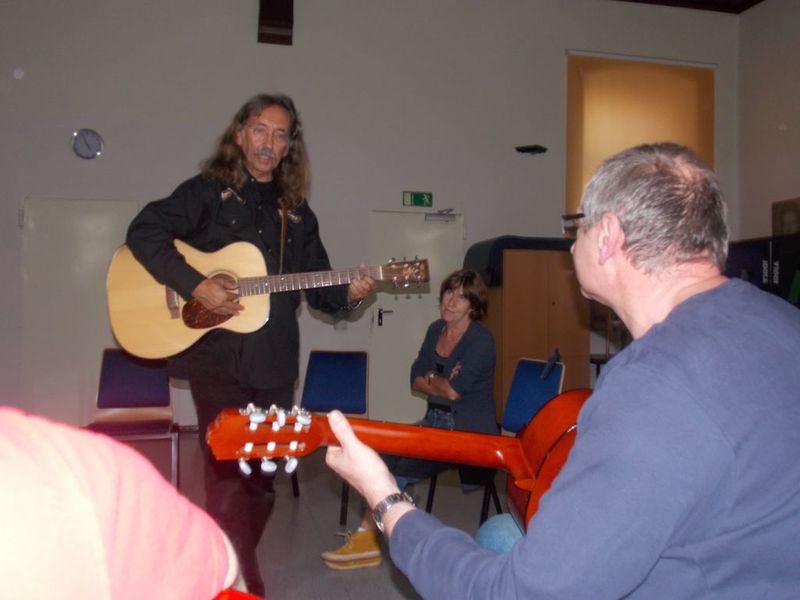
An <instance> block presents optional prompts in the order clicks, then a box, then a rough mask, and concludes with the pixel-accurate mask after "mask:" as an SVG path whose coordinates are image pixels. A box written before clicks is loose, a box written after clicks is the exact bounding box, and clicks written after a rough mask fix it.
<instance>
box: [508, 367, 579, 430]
mask: <svg viewBox="0 0 800 600" xmlns="http://www.w3.org/2000/svg"><path fill="white" fill-rule="evenodd" d="M547 365H548V362H547V361H545V360H532V359H529V358H521V359H520V360H519V362H518V363H517V368H516V370H515V371H514V378H513V379H512V380H511V388H510V389H509V390H508V399H507V400H506V407H505V410H504V411H503V429H505V430H506V431H511V432H513V433H516V432H517V431H519V430H520V429H522V427H523V426H524V425H526V424H527V423H528V422H529V421H530V420H531V419H533V417H534V416H535V415H536V413H538V412H539V411H540V410H541V408H542V407H543V406H544V405H545V404H547V401H548V400H550V399H551V398H554V397H555V396H558V394H560V393H561V387H562V385H563V382H564V365H563V363H560V362H555V363H550V370H549V372H547V374H546V376H545V377H544V379H543V378H542V374H543V373H545V370H546V368H547Z"/></svg>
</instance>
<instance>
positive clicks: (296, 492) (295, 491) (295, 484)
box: [292, 471, 300, 498]
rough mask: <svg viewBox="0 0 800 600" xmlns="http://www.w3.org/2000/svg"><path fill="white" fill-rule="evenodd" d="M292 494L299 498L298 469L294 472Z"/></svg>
mask: <svg viewBox="0 0 800 600" xmlns="http://www.w3.org/2000/svg"><path fill="white" fill-rule="evenodd" d="M292 494H294V497H295V498H297V497H298V496H300V484H299V483H298V482H297V471H293V472H292Z"/></svg>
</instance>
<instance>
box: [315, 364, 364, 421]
mask: <svg viewBox="0 0 800 600" xmlns="http://www.w3.org/2000/svg"><path fill="white" fill-rule="evenodd" d="M300 406H302V407H303V408H305V409H306V410H310V411H319V412H327V411H330V410H333V409H334V408H336V409H339V410H340V411H342V412H343V413H345V414H354V415H359V414H364V413H366V412H367V353H366V352H361V351H325V350H313V351H312V352H311V353H310V354H309V356H308V367H307V368H306V378H305V383H304V384H303V397H302V399H301V400H300Z"/></svg>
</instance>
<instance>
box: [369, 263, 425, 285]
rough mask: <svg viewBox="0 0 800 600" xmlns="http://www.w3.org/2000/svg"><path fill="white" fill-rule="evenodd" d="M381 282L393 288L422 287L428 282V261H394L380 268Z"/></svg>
mask: <svg viewBox="0 0 800 600" xmlns="http://www.w3.org/2000/svg"><path fill="white" fill-rule="evenodd" d="M380 279H381V281H388V282H389V283H391V284H392V285H393V286H394V287H408V286H410V285H422V284H423V283H427V282H428V281H429V280H430V274H429V271H428V259H426V258H415V259H413V260H395V261H392V262H390V263H386V264H385V265H383V266H381V277H380Z"/></svg>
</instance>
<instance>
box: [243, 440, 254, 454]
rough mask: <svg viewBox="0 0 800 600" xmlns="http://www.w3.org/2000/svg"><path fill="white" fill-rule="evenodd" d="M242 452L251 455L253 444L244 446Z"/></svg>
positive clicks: (249, 443)
mask: <svg viewBox="0 0 800 600" xmlns="http://www.w3.org/2000/svg"><path fill="white" fill-rule="evenodd" d="M244 451H245V452H246V453H247V454H251V453H252V452H253V442H247V443H246V444H245V445H244Z"/></svg>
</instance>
